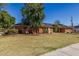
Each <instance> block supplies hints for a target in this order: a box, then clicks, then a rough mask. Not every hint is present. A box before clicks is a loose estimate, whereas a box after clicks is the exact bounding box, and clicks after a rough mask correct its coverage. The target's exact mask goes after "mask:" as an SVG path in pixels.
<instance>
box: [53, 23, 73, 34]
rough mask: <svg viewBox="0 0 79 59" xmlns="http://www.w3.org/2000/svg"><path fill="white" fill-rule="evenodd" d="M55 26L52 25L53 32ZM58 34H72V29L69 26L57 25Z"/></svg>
mask: <svg viewBox="0 0 79 59" xmlns="http://www.w3.org/2000/svg"><path fill="white" fill-rule="evenodd" d="M54 27H55V25H53V30H54ZM58 29H59V30H58V32H60V33H72V32H73V29H72V28H71V27H69V26H66V25H63V24H59V25H58Z"/></svg>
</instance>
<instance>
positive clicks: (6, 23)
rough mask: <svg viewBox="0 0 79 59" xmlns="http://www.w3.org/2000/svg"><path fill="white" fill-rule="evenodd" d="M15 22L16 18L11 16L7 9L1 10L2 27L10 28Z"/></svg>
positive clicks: (0, 23) (0, 26)
mask: <svg viewBox="0 0 79 59" xmlns="http://www.w3.org/2000/svg"><path fill="white" fill-rule="evenodd" d="M13 24H15V18H14V17H12V16H10V15H9V14H8V12H7V11H4V10H2V11H0V28H4V29H6V28H8V27H10V26H11V25H13Z"/></svg>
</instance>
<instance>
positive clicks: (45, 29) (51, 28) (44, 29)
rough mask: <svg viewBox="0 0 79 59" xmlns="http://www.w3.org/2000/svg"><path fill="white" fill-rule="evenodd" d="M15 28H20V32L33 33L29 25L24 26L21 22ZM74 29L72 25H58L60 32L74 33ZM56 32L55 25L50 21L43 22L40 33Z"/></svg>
mask: <svg viewBox="0 0 79 59" xmlns="http://www.w3.org/2000/svg"><path fill="white" fill-rule="evenodd" d="M15 28H16V29H18V32H19V33H31V32H32V31H31V29H30V30H28V29H27V26H23V25H21V24H16V25H15ZM72 31H73V29H72V28H71V27H68V26H66V25H62V24H59V26H58V33H72ZM53 32H54V25H52V24H48V23H43V24H42V25H41V26H40V27H39V29H38V33H40V34H41V33H49V34H51V33H53Z"/></svg>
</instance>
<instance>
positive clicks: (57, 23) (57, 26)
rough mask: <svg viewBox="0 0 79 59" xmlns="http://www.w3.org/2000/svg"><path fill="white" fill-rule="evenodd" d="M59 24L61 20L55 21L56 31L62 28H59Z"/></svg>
mask: <svg viewBox="0 0 79 59" xmlns="http://www.w3.org/2000/svg"><path fill="white" fill-rule="evenodd" d="M59 25H60V21H59V20H56V21H55V22H54V31H55V32H59V31H60V30H59Z"/></svg>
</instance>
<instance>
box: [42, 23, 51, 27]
mask: <svg viewBox="0 0 79 59" xmlns="http://www.w3.org/2000/svg"><path fill="white" fill-rule="evenodd" d="M41 26H42V27H52V24H49V23H43V24H42V25H41Z"/></svg>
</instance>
